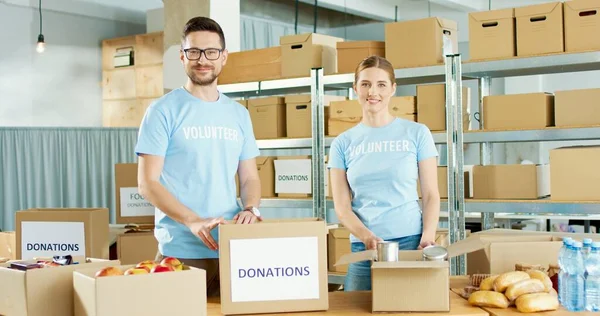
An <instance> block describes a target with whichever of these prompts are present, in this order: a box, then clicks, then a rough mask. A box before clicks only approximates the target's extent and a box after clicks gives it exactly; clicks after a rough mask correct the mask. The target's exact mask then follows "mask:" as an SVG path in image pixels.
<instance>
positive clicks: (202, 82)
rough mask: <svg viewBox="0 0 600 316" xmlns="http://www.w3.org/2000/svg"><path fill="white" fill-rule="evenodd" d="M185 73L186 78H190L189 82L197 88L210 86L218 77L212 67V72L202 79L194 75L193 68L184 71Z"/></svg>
mask: <svg viewBox="0 0 600 316" xmlns="http://www.w3.org/2000/svg"><path fill="white" fill-rule="evenodd" d="M186 72H187V75H188V78H190V80H192V82H193V83H194V84H195V85H198V86H208V85H211V84H212V83H213V82H215V80H216V79H217V76H218V75H219V74H218V73H216V71H215V68H214V67H213V68H212V71H211V72H210V74H209V75H208V76H205V77H203V78H200V77H198V76H196V74H195V73H194V68H193V67H192V68H191V69H186Z"/></svg>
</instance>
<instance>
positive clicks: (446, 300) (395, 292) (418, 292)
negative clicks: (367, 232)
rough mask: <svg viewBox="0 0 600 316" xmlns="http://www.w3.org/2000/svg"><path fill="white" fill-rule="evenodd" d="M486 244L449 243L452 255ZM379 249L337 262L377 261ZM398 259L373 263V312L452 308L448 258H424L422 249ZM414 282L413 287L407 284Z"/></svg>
mask: <svg viewBox="0 0 600 316" xmlns="http://www.w3.org/2000/svg"><path fill="white" fill-rule="evenodd" d="M484 246H485V245H484V244H483V243H482V242H481V241H480V240H479V239H469V238H467V239H465V240H461V241H459V242H456V243H454V244H452V245H449V246H448V248H447V250H448V258H453V257H456V256H459V255H463V254H468V253H470V252H473V251H477V250H479V249H482V248H483V247H484ZM376 257H377V250H367V251H362V252H355V253H351V254H347V255H345V256H342V258H340V260H339V261H338V262H337V264H336V265H340V264H348V263H353V262H358V261H365V260H373V261H374V260H375V258H376ZM398 260H399V261H395V262H377V261H374V262H373V264H372V265H371V278H372V279H371V283H372V292H371V293H372V296H373V303H372V311H373V312H448V311H449V310H450V266H449V263H448V261H423V253H422V251H420V250H408V251H407V250H401V251H399V252H398ZM407 284H410V286H406V285H407Z"/></svg>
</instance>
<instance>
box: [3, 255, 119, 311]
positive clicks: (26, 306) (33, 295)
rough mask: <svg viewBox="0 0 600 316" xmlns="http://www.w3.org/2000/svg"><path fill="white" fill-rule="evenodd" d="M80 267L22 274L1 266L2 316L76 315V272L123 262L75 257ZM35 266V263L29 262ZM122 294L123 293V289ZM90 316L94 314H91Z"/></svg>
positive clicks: (5, 265)
mask: <svg viewBox="0 0 600 316" xmlns="http://www.w3.org/2000/svg"><path fill="white" fill-rule="evenodd" d="M73 260H74V261H75V262H78V264H73V265H66V266H60V267H49V268H41V269H30V270H26V271H21V270H17V269H13V268H10V266H11V263H3V264H0V283H1V284H2V286H0V314H1V315H73V308H74V293H73V272H74V271H77V270H81V269H88V268H92V269H94V270H96V269H101V268H104V267H108V266H117V265H119V264H120V263H119V261H118V260H115V261H108V260H100V259H85V258H84V257H73ZM25 262H27V263H35V262H36V261H35V260H26V261H25ZM121 290H122V289H121ZM88 315H90V314H88Z"/></svg>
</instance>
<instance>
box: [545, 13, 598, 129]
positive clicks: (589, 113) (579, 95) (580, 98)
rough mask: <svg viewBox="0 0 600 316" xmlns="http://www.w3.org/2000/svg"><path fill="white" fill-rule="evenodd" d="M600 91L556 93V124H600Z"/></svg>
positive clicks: (581, 90)
mask: <svg viewBox="0 0 600 316" xmlns="http://www.w3.org/2000/svg"><path fill="white" fill-rule="evenodd" d="M599 12H600V10H599ZM598 100H600V89H578V90H569V91H556V92H555V93H554V123H555V125H556V126H558V127H567V126H584V125H598V124H600V115H598V113H599V112H600V104H598Z"/></svg>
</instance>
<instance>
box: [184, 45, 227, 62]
mask: <svg viewBox="0 0 600 316" xmlns="http://www.w3.org/2000/svg"><path fill="white" fill-rule="evenodd" d="M190 50H198V51H200V55H199V56H198V58H196V59H190V58H189V57H188V51H190ZM213 50H216V51H218V52H219V56H217V57H216V58H214V59H210V58H208V56H207V55H206V51H213ZM183 53H184V55H185V58H187V59H188V60H193V61H195V60H200V58H202V55H203V54H204V58H206V60H211V61H212V60H218V59H219V58H221V54H223V49H220V48H205V49H200V48H195V47H190V48H185V49H183Z"/></svg>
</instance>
